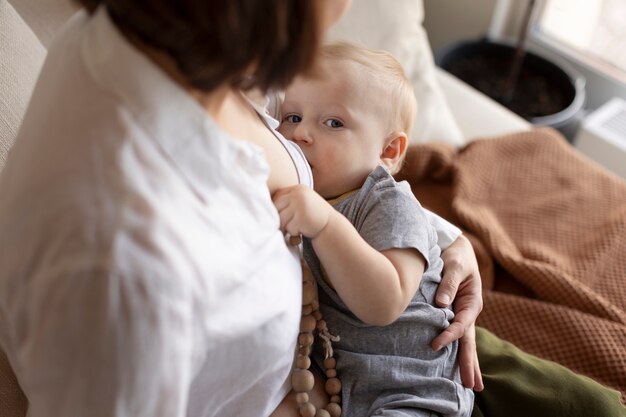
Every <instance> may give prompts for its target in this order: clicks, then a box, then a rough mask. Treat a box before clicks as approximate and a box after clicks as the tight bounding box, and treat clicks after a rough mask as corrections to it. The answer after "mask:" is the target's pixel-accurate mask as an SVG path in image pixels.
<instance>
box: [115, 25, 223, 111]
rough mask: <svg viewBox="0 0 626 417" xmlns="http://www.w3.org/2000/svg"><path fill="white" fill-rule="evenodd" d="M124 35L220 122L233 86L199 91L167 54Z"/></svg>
mask: <svg viewBox="0 0 626 417" xmlns="http://www.w3.org/2000/svg"><path fill="white" fill-rule="evenodd" d="M124 35H125V36H126V39H128V41H129V42H130V43H131V44H132V45H133V46H135V47H136V48H137V49H139V50H140V51H141V52H143V53H144V54H145V55H146V56H147V57H148V59H150V60H151V61H152V62H153V63H154V64H155V65H156V66H158V67H159V68H161V69H162V70H163V72H165V74H167V75H168V76H169V77H170V78H171V79H172V80H173V81H174V82H176V83H177V84H178V85H180V86H181V87H182V88H183V89H184V90H186V91H187V92H188V93H189V95H191V97H193V99H194V100H196V101H197V102H198V103H200V105H201V106H202V107H203V108H204V109H205V110H206V111H207V113H208V114H209V115H211V117H213V118H214V119H216V120H219V116H220V114H221V113H222V107H223V105H224V103H225V101H226V99H227V97H228V96H229V95H230V94H232V93H233V88H232V87H231V86H229V85H226V84H224V85H222V86H220V87H218V88H216V89H215V90H212V91H210V92H205V91H201V90H198V89H197V88H194V87H193V86H191V84H189V82H188V81H187V80H186V79H185V77H184V76H183V75H182V73H181V72H180V71H179V69H178V67H177V66H176V63H175V62H174V61H173V60H172V59H171V58H170V57H169V56H168V55H167V54H166V53H164V52H161V51H159V50H157V49H155V48H152V47H150V46H148V45H146V44H145V43H144V42H142V41H141V40H139V39H137V38H136V37H134V36H129V35H128V34H126V33H125V34H124Z"/></svg>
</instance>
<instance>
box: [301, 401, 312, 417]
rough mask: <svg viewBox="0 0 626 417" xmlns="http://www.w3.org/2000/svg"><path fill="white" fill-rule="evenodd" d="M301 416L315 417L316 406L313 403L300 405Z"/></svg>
mask: <svg viewBox="0 0 626 417" xmlns="http://www.w3.org/2000/svg"><path fill="white" fill-rule="evenodd" d="M300 415H301V416H302V417H315V406H314V405H313V404H311V403H302V404H300Z"/></svg>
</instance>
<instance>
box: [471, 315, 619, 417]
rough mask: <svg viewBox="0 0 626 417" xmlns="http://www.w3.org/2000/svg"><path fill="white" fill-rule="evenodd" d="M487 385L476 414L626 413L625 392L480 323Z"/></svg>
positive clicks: (571, 416) (584, 416)
mask: <svg viewBox="0 0 626 417" xmlns="http://www.w3.org/2000/svg"><path fill="white" fill-rule="evenodd" d="M476 344H477V346H478V359H479V361H480V366H481V370H482V374H483V381H484V383H485V389H484V390H483V391H482V392H479V393H476V401H475V404H474V412H473V414H472V417H518V416H519V417H561V416H562V417H577V416H580V417H591V416H593V417H604V416H606V417H609V416H610V417H620V416H626V407H624V406H623V405H622V403H621V402H620V393H619V392H618V391H616V390H612V389H610V388H607V387H605V386H603V385H600V384H599V383H597V382H595V381H594V380H593V379H591V378H588V377H586V376H582V375H579V374H576V373H574V372H572V371H570V370H569V369H567V368H565V367H563V366H561V365H559V364H557V363H555V362H551V361H547V360H544V359H540V358H538V357H536V356H533V355H530V354H527V353H525V352H523V351H521V350H519V349H518V348H516V347H515V346H514V345H512V344H511V343H508V342H506V341H504V340H502V339H500V338H498V337H497V336H495V335H494V334H492V333H490V332H489V331H488V330H485V329H484V328H480V327H477V329H476Z"/></svg>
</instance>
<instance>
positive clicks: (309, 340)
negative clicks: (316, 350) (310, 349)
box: [298, 333, 313, 346]
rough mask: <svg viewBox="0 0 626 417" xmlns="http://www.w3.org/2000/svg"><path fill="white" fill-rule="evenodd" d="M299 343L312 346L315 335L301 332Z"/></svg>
mask: <svg viewBox="0 0 626 417" xmlns="http://www.w3.org/2000/svg"><path fill="white" fill-rule="evenodd" d="M298 344H299V345H300V346H311V345H312V344H313V335H312V334H311V333H300V335H298Z"/></svg>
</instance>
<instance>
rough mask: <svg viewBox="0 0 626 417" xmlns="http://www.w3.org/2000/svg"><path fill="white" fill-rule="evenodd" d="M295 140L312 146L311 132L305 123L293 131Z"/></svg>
mask: <svg viewBox="0 0 626 417" xmlns="http://www.w3.org/2000/svg"><path fill="white" fill-rule="evenodd" d="M293 139H294V140H295V141H296V142H301V143H305V144H311V143H312V142H313V139H312V136H311V132H310V131H309V129H308V128H307V127H306V126H305V124H304V123H299V124H298V126H296V128H295V130H294V131H293Z"/></svg>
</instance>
